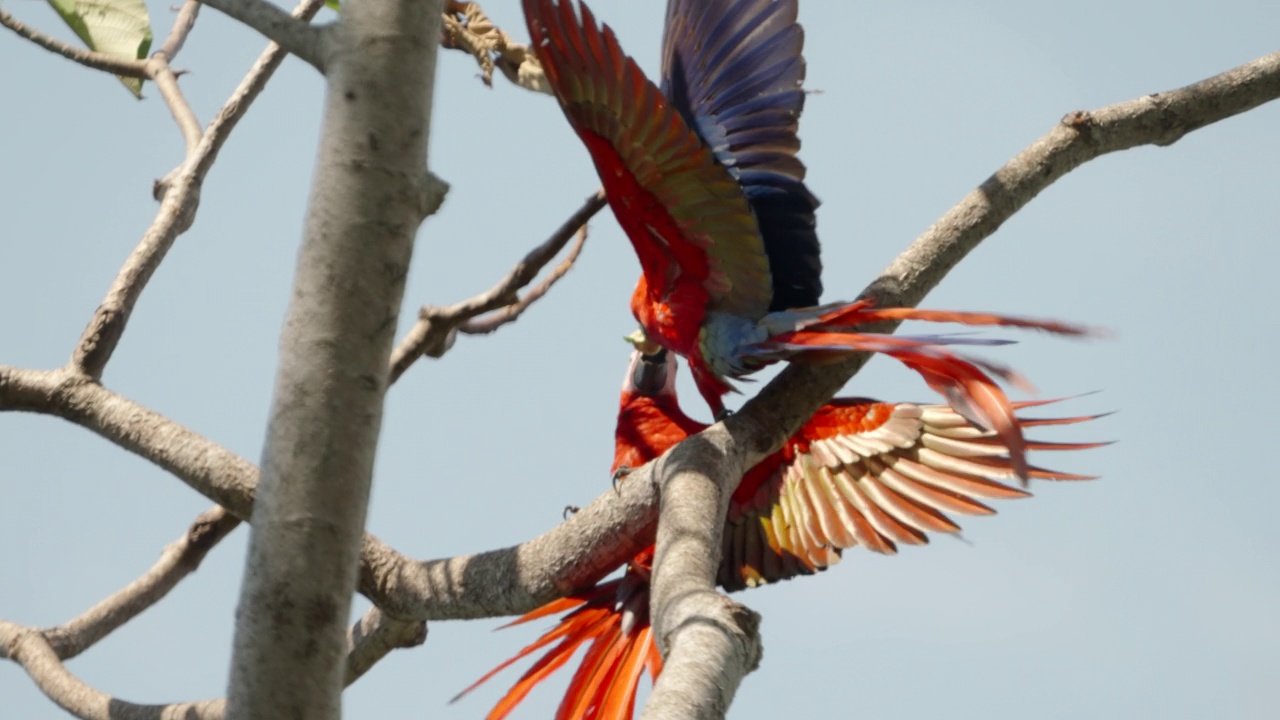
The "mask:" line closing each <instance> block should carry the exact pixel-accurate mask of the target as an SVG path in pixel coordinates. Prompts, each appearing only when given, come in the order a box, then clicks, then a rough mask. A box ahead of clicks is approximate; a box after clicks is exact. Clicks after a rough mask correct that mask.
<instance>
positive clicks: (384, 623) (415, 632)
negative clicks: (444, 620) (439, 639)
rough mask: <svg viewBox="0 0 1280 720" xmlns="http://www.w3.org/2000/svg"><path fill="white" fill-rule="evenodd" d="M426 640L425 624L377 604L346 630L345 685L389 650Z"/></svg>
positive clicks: (360, 675)
mask: <svg viewBox="0 0 1280 720" xmlns="http://www.w3.org/2000/svg"><path fill="white" fill-rule="evenodd" d="M426 641H427V624H426V623H425V622H423V621H421V620H419V621H417V622H405V621H403V620H396V619H395V618H392V617H388V616H387V614H386V613H384V612H382V611H381V610H379V609H378V608H377V607H372V608H369V611H368V612H366V613H365V614H364V617H362V618H360V619H359V620H357V621H356V624H355V625H352V626H351V629H350V630H348V631H347V678H346V681H345V683H344V684H345V685H351V684H352V683H354V682H355V681H356V680H359V679H360V678H361V677H362V676H363V675H364V674H365V673H366V672H368V671H369V669H370V668H372V667H373V666H374V665H375V664H376V663H377V662H378V661H379V660H381V659H382V658H384V657H386V656H387V654H388V653H390V652H391V651H392V650H396V649H399V648H411V647H417V646H419V645H421V644H422V643H424V642H426Z"/></svg>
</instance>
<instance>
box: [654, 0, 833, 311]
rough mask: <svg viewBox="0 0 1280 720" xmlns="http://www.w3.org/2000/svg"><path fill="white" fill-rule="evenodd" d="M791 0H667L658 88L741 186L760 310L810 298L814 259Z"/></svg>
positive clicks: (815, 294) (817, 285) (798, 43)
mask: <svg viewBox="0 0 1280 720" xmlns="http://www.w3.org/2000/svg"><path fill="white" fill-rule="evenodd" d="M797 4H798V0H670V2H669V3H668V4H667V28H666V34H665V36H664V38H663V52H662V92H663V94H665V95H666V96H667V98H668V100H670V102H671V105H672V107H673V108H675V109H676V110H677V111H678V112H679V113H680V114H681V115H682V116H683V117H684V119H685V121H686V123H688V125H689V126H690V127H691V128H693V129H694V130H695V132H697V133H698V135H699V136H700V137H701V138H702V140H703V142H704V143H706V144H707V146H708V147H709V148H710V149H711V150H712V152H713V153H714V155H715V157H716V159H717V160H718V161H719V162H720V163H722V164H724V165H725V166H726V167H728V168H729V169H730V171H731V172H732V173H733V174H734V176H735V177H736V178H737V179H738V182H739V183H740V184H741V185H742V190H743V194H744V195H745V196H746V198H747V201H748V202H749V203H750V204H751V209H752V211H753V212H754V213H755V215H756V220H757V222H758V223H759V225H760V232H761V234H762V235H763V236H764V243H765V251H766V253H767V254H768V256H769V266H770V273H771V274H772V280H773V300H772V304H771V305H770V310H783V309H787V308H795V307H807V306H810V305H816V304H818V300H819V297H820V296H821V295H822V280H821V273H822V262H821V260H820V258H819V252H820V251H819V246H818V236H817V231H816V228H815V223H814V210H815V209H816V208H817V207H818V200H817V198H815V197H814V196H813V194H812V193H810V192H809V190H808V188H806V187H805V184H804V175H805V167H804V164H803V163H802V162H800V160H799V158H797V157H796V152H797V151H798V150H799V149H800V140H799V138H798V137H797V136H796V129H797V127H798V125H799V121H800V113H801V111H802V110H803V109H804V91H803V89H802V87H801V86H802V84H803V82H804V75H805V63H804V57H803V55H802V51H803V49H804V31H803V29H802V28H801V27H800V25H798V24H797V23H796V14H797Z"/></svg>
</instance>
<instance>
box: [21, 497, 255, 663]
mask: <svg viewBox="0 0 1280 720" xmlns="http://www.w3.org/2000/svg"><path fill="white" fill-rule="evenodd" d="M239 524H240V520H239V519H238V518H236V517H233V516H232V515H231V514H229V513H228V512H227V511H226V510H224V509H223V508H221V507H215V508H211V509H209V510H206V511H204V512H203V513H201V514H200V516H199V517H197V518H196V519H195V522H193V523H192V524H191V527H190V528H188V529H187V532H186V533H184V534H183V536H182V537H181V538H179V539H178V541H177V542H175V543H173V544H172V545H170V546H168V547H167V548H165V549H164V553H163V554H162V555H161V556H160V560H159V561H158V562H156V564H155V565H153V566H152V567H151V569H150V570H148V571H147V572H146V573H145V574H143V575H142V577H139V578H138V579H137V580H134V581H133V582H131V583H129V584H128V585H127V586H125V587H124V588H123V589H121V590H120V591H118V592H116V593H114V594H112V595H111V596H109V597H107V598H106V599H104V600H103V601H102V602H100V603H98V604H97V605H94V606H93V607H92V608H90V609H89V610H87V611H86V612H84V613H83V614H82V615H80V616H78V617H76V618H74V619H72V620H71V621H69V622H67V623H64V624H62V625H59V626H58V627H55V628H49V629H48V630H44V631H43V632H44V636H45V639H46V640H47V641H48V643H49V647H50V649H52V650H53V652H54V654H55V655H57V657H58V659H60V660H67V659H69V658H73V657H75V656H77V655H79V654H80V653H82V652H84V651H85V650H88V649H89V648H90V647H92V646H93V645H94V644H95V643H97V642H98V641H99V640H101V639H102V638H104V637H106V636H107V635H109V634H110V633H112V632H114V631H115V630H116V629H117V628H119V627H120V626H121V625H124V624H125V623H127V622H129V621H130V620H132V619H133V618H135V617H137V616H138V615H140V614H142V612H143V611H144V610H146V609H147V608H150V607H151V606H152V605H155V604H156V603H157V602H159V601H160V600H161V599H163V598H164V597H165V595H167V594H168V593H169V591H170V590H172V589H173V588H174V587H176V586H177V584H178V583H179V582H181V581H182V579H183V578H185V577H186V576H188V575H190V574H191V573H193V572H195V571H196V569H197V568H199V567H200V563H201V561H203V560H204V557H205V555H207V554H208V552H209V551H210V550H212V549H213V547H214V546H215V545H217V544H218V543H219V542H221V541H222V539H223V538H224V537H226V536H227V535H229V534H230V533H231V531H232V530H235V529H236V526H237V525H239Z"/></svg>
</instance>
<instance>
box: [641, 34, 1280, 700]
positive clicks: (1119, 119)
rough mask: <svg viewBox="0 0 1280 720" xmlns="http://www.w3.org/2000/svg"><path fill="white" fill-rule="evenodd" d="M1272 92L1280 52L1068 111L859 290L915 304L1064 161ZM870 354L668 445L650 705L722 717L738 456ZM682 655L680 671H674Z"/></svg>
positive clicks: (735, 672)
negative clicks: (724, 581) (663, 653)
mask: <svg viewBox="0 0 1280 720" xmlns="http://www.w3.org/2000/svg"><path fill="white" fill-rule="evenodd" d="M1276 97H1280V53H1276V54H1273V55H1269V56H1267V57H1264V58H1261V59H1259V60H1256V61H1254V62H1251V63H1248V64H1246V65H1244V66H1241V67H1239V68H1236V69H1234V70H1231V71H1228V72H1226V73H1223V74H1221V75H1218V76H1215V77H1213V78H1210V79H1208V80H1205V81H1202V82H1199V83H1196V84H1194V85H1190V86H1188V87H1185V88H1181V89H1179V90H1175V91H1172V92H1169V93H1165V94H1159V95H1151V96H1147V97H1145V98H1141V99H1138V100H1134V101H1130V102H1127V103H1121V104H1119V105H1114V106H1111V107H1108V108H1103V109H1101V110H1097V111H1094V112H1091V113H1089V112H1076V113H1071V114H1070V115H1068V116H1067V117H1066V118H1064V119H1063V120H1062V122H1061V123H1059V125H1058V126H1056V127H1055V128H1054V129H1053V130H1051V131H1050V132H1049V133H1048V134H1047V135H1045V136H1044V137H1043V138H1041V139H1040V140H1038V141H1036V142H1035V143H1033V144H1032V145H1031V146H1030V147H1028V148H1027V149H1026V150H1024V151H1023V152H1022V153H1020V154H1018V155H1017V156H1015V157H1014V158H1013V159H1012V160H1011V161H1009V162H1008V163H1007V164H1006V165H1005V166H1004V167H1003V168H1001V169H1000V170H999V171H997V172H996V174H995V175H993V176H992V177H991V178H989V179H988V180H987V181H986V182H984V183H983V184H982V185H981V186H980V187H979V188H978V189H977V190H975V191H974V192H973V193H970V195H969V196H968V197H966V198H965V199H964V200H962V201H961V203H960V204H959V205H957V206H956V207H955V208H952V210H950V211H949V212H948V213H947V214H946V215H945V216H943V218H942V219H941V220H939V221H938V223H936V224H935V225H934V226H933V227H931V228H929V230H928V231H926V232H925V233H924V235H922V236H921V237H920V238H918V239H917V240H916V241H915V242H914V243H913V244H912V245H911V247H909V248H908V249H907V250H906V251H905V252H904V253H903V254H902V255H900V256H899V257H898V258H897V259H896V260H895V261H894V262H893V263H892V264H891V265H890V266H889V268H888V269H887V270H885V272H884V273H882V274H881V276H880V277H879V278H877V280H876V281H875V282H874V283H872V284H871V285H870V286H869V287H868V288H867V289H866V290H865V291H864V293H863V296H864V297H869V298H872V299H874V300H875V301H876V302H877V303H878V304H879V305H881V306H895V305H896V306H915V305H916V304H918V303H919V302H920V301H921V300H922V299H923V298H924V296H925V295H926V294H927V293H928V292H929V291H930V290H931V289H932V288H933V287H934V286H936V285H937V284H938V283H939V282H940V281H941V279H942V278H943V276H945V275H946V273H947V272H948V271H949V270H950V269H951V268H952V267H954V266H955V265H956V263H958V262H959V261H960V260H961V259H962V258H963V257H964V256H965V255H967V254H968V253H969V251H970V250H972V249H973V248H974V247H976V246H977V245H978V243H979V242H981V241H982V240H983V239H984V238H986V237H988V236H989V235H991V234H992V233H994V232H995V230H996V229H997V228H998V227H999V226H1000V225H1001V224H1002V223H1003V222H1004V221H1005V220H1007V219H1008V218H1009V217H1011V216H1012V215H1013V214H1014V213H1015V212H1017V211H1018V210H1019V209H1021V208H1022V207H1023V206H1024V205H1026V204H1027V203H1028V202H1030V201H1031V200H1032V199H1033V198H1034V197H1035V196H1036V195H1037V194H1039V193H1040V191H1041V190H1043V189H1044V188H1046V187H1048V186H1049V185H1050V184H1052V183H1053V182H1054V181H1055V180H1057V179H1058V178H1060V177H1062V176H1063V175H1065V174H1066V173H1067V172H1069V171H1071V170H1073V169H1074V168H1076V167H1079V166H1080V165H1082V164H1083V163H1085V162H1087V161H1089V160H1092V159H1093V158H1096V157H1099V156H1101V155H1103V154H1106V153H1109V152H1115V151H1117V150H1125V149H1128V148H1132V147H1136V146H1138V145H1146V144H1154V145H1168V144H1170V143H1172V142H1174V141H1176V140H1178V139H1179V138H1181V137H1182V136H1183V135H1185V134H1186V133H1188V132H1191V131H1193V130H1195V129H1197V128H1199V127H1203V126H1205V125H1208V124H1210V123H1212V122H1216V121H1218V120H1221V119H1223V118H1226V117H1230V116H1231V115H1235V114H1238V113H1241V112H1244V111H1245V110H1248V109H1250V108H1253V107H1256V106H1258V105H1260V104H1262V103H1264V102H1267V101H1269V100H1273V99H1275V98H1276ZM893 327H894V325H892V324H886V325H885V326H884V327H881V328H877V329H879V330H882V331H891V330H892V329H893ZM867 357H868V356H867V355H865V354H864V355H860V356H856V357H852V358H850V359H848V360H846V361H844V362H842V363H840V364H838V365H826V366H821V367H818V366H813V365H791V366H788V367H787V368H786V369H785V370H783V372H782V373H781V374H780V375H779V376H778V377H777V378H776V379H774V380H773V381H772V382H770V383H769V384H768V385H767V386H765V388H764V389H763V390H762V391H761V392H760V393H759V394H758V395H757V396H756V397H755V398H753V399H752V400H750V401H749V402H748V403H747V404H746V405H745V406H744V407H743V409H742V411H741V412H739V413H738V414H736V415H733V416H731V417H729V418H728V419H727V420H726V421H725V423H723V427H721V426H720V425H717V426H713V427H712V428H710V429H709V430H707V431H705V432H704V433H702V435H700V436H698V437H696V438H691V439H690V440H688V441H685V443H682V444H681V446H679V447H677V448H676V449H674V450H673V451H672V452H671V454H670V459H669V461H668V464H669V466H670V469H669V470H668V469H666V468H665V467H664V469H663V472H662V480H661V482H662V515H661V520H660V523H659V533H658V537H657V555H656V557H657V560H656V562H655V563H654V574H653V581H652V586H651V592H652V595H651V598H652V605H651V608H652V621H653V627H654V632H655V636H656V637H657V638H658V641H659V644H660V646H661V647H663V648H665V649H666V650H667V652H669V653H670V654H669V655H668V656H667V658H666V660H667V665H666V671H664V673H663V674H662V675H661V676H660V677H659V679H658V682H657V684H656V685H655V687H654V693H653V698H652V700H651V703H650V704H651V705H653V706H655V707H654V709H653V710H652V712H650V711H649V709H648V708H646V712H645V716H646V717H654V718H656V717H664V718H666V717H671V718H675V717H679V718H684V717H708V718H714V717H723V715H724V713H725V711H726V710H727V709H728V703H729V701H731V700H732V696H733V693H734V691H735V690H736V688H737V686H738V684H739V682H740V681H741V678H742V677H743V676H744V675H745V674H746V673H747V672H750V671H751V670H752V669H753V668H754V666H755V664H756V663H758V661H759V656H760V648H759V639H758V636H757V634H756V632H755V624H756V623H755V621H754V619H753V617H752V616H751V615H750V614H742V613H740V612H738V611H737V610H738V608H737V606H736V605H734V604H733V603H731V602H730V601H729V600H728V599H727V598H723V599H721V598H718V597H716V596H715V595H714V578H715V573H716V564H715V563H714V562H712V561H711V560H709V558H719V557H720V538H721V534H720V532H721V530H720V529H721V527H722V526H723V523H724V514H725V508H726V500H727V497H728V496H729V494H731V493H732V492H733V490H734V489H735V488H736V486H737V483H738V481H739V480H740V479H741V477H742V469H743V468H744V467H750V466H751V465H754V464H755V463H756V462H758V461H759V460H760V459H761V458H762V457H764V456H765V455H766V454H768V453H770V452H773V451H774V450H775V449H777V447H779V446H780V445H781V443H782V442H783V441H784V440H785V438H787V437H789V436H790V434H791V433H792V432H794V431H795V429H796V428H798V427H799V426H800V424H801V423H803V422H804V420H805V419H806V418H808V417H809V416H811V415H812V414H813V413H814V411H815V410H817V408H818V407H819V405H821V404H822V403H823V402H826V400H827V399H828V398H830V397H831V396H832V395H834V394H835V392H836V391H837V390H839V388H840V387H841V386H842V385H844V383H845V382H847V381H848V380H849V378H851V377H852V376H853V374H854V373H855V372H857V370H858V369H859V368H861V366H862V365H863V364H864V363H865V362H866V360H867ZM726 434H727V435H726ZM690 445H692V446H693V447H692V448H690V449H688V450H686V449H685V448H686V446H690ZM695 453H696V454H695ZM744 456H745V460H744ZM684 458H688V459H687V460H685V459H684ZM710 508H716V511H715V512H712V511H711V510H710ZM717 600H719V602H717ZM695 650H696V651H697V652H696V654H695V653H694V651H695ZM676 662H679V663H680V664H679V667H680V668H681V670H680V671H679V672H672V670H673V665H674V663H676Z"/></svg>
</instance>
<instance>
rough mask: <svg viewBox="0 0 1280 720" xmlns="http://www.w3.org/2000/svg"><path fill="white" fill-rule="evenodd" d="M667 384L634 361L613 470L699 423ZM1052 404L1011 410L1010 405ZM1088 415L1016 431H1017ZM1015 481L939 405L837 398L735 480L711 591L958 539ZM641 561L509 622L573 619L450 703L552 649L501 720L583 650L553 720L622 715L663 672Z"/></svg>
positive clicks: (665, 355) (518, 687)
mask: <svg viewBox="0 0 1280 720" xmlns="http://www.w3.org/2000/svg"><path fill="white" fill-rule="evenodd" d="M675 375H676V361H675V357H674V356H673V355H672V354H671V353H669V352H667V351H665V350H660V351H658V352H657V353H656V354H654V355H642V354H641V353H640V352H639V351H636V352H634V353H632V356H631V364H630V366H629V368H628V370H627V375H626V377H625V378H624V380H623V385H622V398H621V401H620V407H619V411H618V425H617V430H616V435H615V437H616V442H615V449H614V461H613V467H614V472H615V473H616V472H617V471H618V470H619V469H622V468H627V467H633V468H634V467H639V466H640V465H643V464H644V463H646V462H648V461H649V460H652V459H653V458H656V457H658V456H659V455H661V454H662V453H664V452H666V451H667V450H668V449H669V448H671V447H673V446H675V445H676V444H677V443H679V442H680V441H681V440H683V439H685V438H686V437H688V436H689V435H692V434H694V433H697V432H700V431H701V430H703V429H705V428H706V427H707V425H706V424H705V423H701V422H698V421H697V420H694V419H692V418H690V417H689V416H688V415H685V414H684V412H683V411H682V410H681V409H680V405H679V403H678V402H677V399H676V391H675ZM1051 402H1055V401H1052V400H1047V401H1038V402H1023V403H1016V404H1015V409H1023V408H1028V407H1035V406H1040V405H1046V404H1049V403H1051ZM1094 417H1096V416H1083V417H1067V418H1052V419H1016V422H1017V423H1018V424H1019V426H1020V427H1022V428H1027V427H1039V426H1044V425H1070V424H1074V423H1079V422H1083V421H1086V420H1091V419H1093V418H1094ZM1098 444H1099V443H1047V442H1035V441H1029V442H1027V447H1028V449H1034V450H1078V449H1085V448H1091V447H1096V446H1097V445H1098ZM1029 473H1030V476H1031V477H1035V478H1042V479H1048V480H1087V479H1091V478H1090V477H1088V476H1083V475H1074V474H1070V473H1060V472H1054V471H1051V470H1045V469H1042V468H1036V467H1032V468H1029ZM1014 475H1015V473H1014V466H1013V461H1012V458H1011V456H1010V454H1009V449H1008V447H1007V446H1006V445H1004V444H1003V441H1002V440H1001V439H1000V438H999V437H997V436H996V435H995V434H994V433H992V432H990V431H983V430H979V429H977V428H975V427H973V426H972V425H971V424H970V423H969V422H968V421H966V420H965V419H964V418H963V417H961V416H960V415H959V414H958V413H956V412H955V411H954V410H952V409H951V408H949V407H947V406H945V405H913V404H910V403H882V402H876V401H874V400H868V399H865V398H836V399H834V400H832V401H831V402H830V403H828V404H827V405H824V406H823V407H822V408H821V409H819V410H818V412H817V413H816V414H815V415H814V416H813V418H811V419H810V420H809V421H808V422H807V423H805V425H804V426H803V427H801V428H800V430H799V431H797V432H796V434H795V435H793V436H792V437H791V439H790V440H788V441H787V443H786V445H784V446H783V447H782V448H781V449H780V450H778V451H777V452H775V453H774V454H773V455H771V456H769V457H768V458H766V459H764V460H762V461H761V462H760V463H759V464H758V465H756V466H755V467H753V468H751V469H750V470H748V471H747V474H746V475H745V476H744V477H743V479H742V482H741V483H740V484H739V485H738V489H737V490H736V491H735V492H734V494H733V496H732V499H731V500H730V503H729V514H728V518H727V521H726V523H725V529H724V538H723V543H722V553H723V555H722V558H721V564H720V572H719V577H718V582H719V584H720V585H721V586H723V587H724V588H725V589H726V590H730V591H733V590H740V589H743V588H746V587H752V586H755V585H761V584H764V583H770V582H775V581H778V580H784V579H789V578H792V577H795V576H797V575H810V574H813V573H814V572H816V571H819V570H824V569H826V568H827V567H829V566H830V565H833V564H835V563H836V562H838V561H839V560H840V554H841V551H842V550H843V549H844V548H849V547H854V546H857V545H861V546H863V547H865V548H867V549H868V550H872V551H875V552H879V553H886V554H893V553H896V552H897V544H898V543H905V544H908V545H922V544H925V543H928V542H929V538H928V535H927V534H926V533H929V532H943V533H953V534H954V533H958V532H959V531H960V527H959V526H958V525H956V524H955V523H954V522H953V521H952V520H951V519H950V518H949V517H948V516H947V515H946V513H959V514H965V515H990V514H994V512H995V511H994V510H992V509H991V508H990V507H988V506H987V505H985V504H983V503H982V502H981V501H980V499H992V498H995V499H1000V498H1019V497H1026V496H1027V495H1029V493H1027V492H1026V491H1024V490H1021V489H1019V488H1017V487H1012V486H1009V485H1006V484H1004V483H1001V482H998V481H997V480H996V479H995V478H1011V477H1014ZM652 562H653V548H652V547H650V548H648V549H647V550H645V551H644V552H642V553H640V554H639V555H637V556H636V557H635V558H634V559H632V560H631V562H630V563H628V565H627V570H626V572H625V573H624V575H623V576H622V577H621V578H619V579H616V580H611V581H608V582H605V583H601V584H599V585H597V586H595V587H593V588H591V589H589V590H587V591H585V592H582V593H578V594H576V595H571V596H569V597H566V598H561V599H559V600H555V601H552V602H550V603H547V604H546V605H544V606H542V607H540V608H538V609H536V610H533V611H532V612H529V613H527V614H525V615H523V616H522V617H520V618H519V619H517V620H516V621H515V622H513V623H511V625H519V624H523V623H527V622H529V621H532V620H536V619H539V618H543V617H548V616H550V615H555V614H557V613H560V612H564V611H567V610H572V612H570V613H569V614H568V615H566V616H564V617H563V618H561V620H560V623H559V624H558V625H557V626H556V627H555V628H553V629H551V630H550V631H548V632H547V633H545V634H544V635H542V637H540V638H538V640H536V641H535V642H533V643H532V644H530V645H529V646H528V647H526V648H524V649H523V650H521V651H520V652H519V653H518V654H517V655H516V656H515V657H513V658H511V659H510V660H507V661H506V662H504V663H503V664H501V665H499V666H498V667H497V668H494V669H493V670H492V671H490V672H489V673H488V674H486V675H485V676H484V677H483V678H481V679H480V680H478V681H476V682H475V683H474V684H473V685H471V687H469V688H467V689H466V690H464V691H462V693H460V694H459V696H458V697H461V696H462V695H464V694H466V693H468V692H470V691H471V690H472V689H474V688H476V687H477V686H479V685H480V684H481V683H484V682H485V681H487V680H488V679H489V678H491V677H493V676H494V675H495V674H497V673H498V672H500V671H501V670H504V669H506V668H507V667H509V666H510V665H511V664H513V663H515V662H517V661H519V660H520V659H522V658H524V657H527V656H529V655H532V654H534V653H536V652H538V651H540V650H543V649H544V648H549V649H547V650H546V652H545V653H544V654H543V656H542V657H541V658H539V659H538V661H537V662H536V663H534V665H533V666H532V667H530V668H529V670H527V671H526V672H525V673H524V675H523V676H521V678H520V679H519V680H518V681H517V682H516V684H515V685H514V686H513V687H512V688H511V689H510V690H508V691H507V694H506V695H504V696H503V698H502V699H501V700H500V701H499V702H498V704H497V705H496V706H495V707H494V709H493V710H492V711H491V712H490V713H489V715H488V717H489V718H490V720H498V719H499V718H504V717H506V716H507V714H508V713H510V712H511V710H513V709H514V708H515V706H516V705H518V704H519V703H520V702H521V701H522V700H523V699H524V698H525V696H526V695H528V693H529V691H530V690H532V689H533V687H534V686H535V685H537V684H538V683H539V682H541V681H542V680H543V679H545V678H546V677H547V676H549V675H550V674H551V673H553V672H555V671H556V670H557V669H559V668H560V667H562V666H564V665H565V664H566V663H567V662H568V661H569V660H570V659H571V658H572V656H573V655H574V653H576V652H577V651H578V649H579V648H581V647H584V646H585V647H587V648H588V649H587V652H586V655H585V656H584V657H583V659H582V662H581V664H580V665H579V666H578V668H577V669H576V670H575V671H574V676H573V681H572V682H571V684H570V685H569V689H568V690H567V691H566V693H565V697H564V700H563V701H562V702H561V704H560V708H559V710H558V712H557V713H556V718H557V719H558V720H571V719H573V720H576V719H577V718H583V717H595V718H601V719H605V718H607V719H609V720H614V719H616V718H630V717H631V714H632V711H633V710H634V706H635V697H636V690H637V688H638V686H639V682H640V677H641V675H642V674H643V673H644V671H645V670H648V672H649V674H650V676H651V678H655V679H656V677H657V676H658V674H659V673H660V672H661V671H662V658H661V656H660V655H659V654H658V649H657V645H656V643H655V642H654V639H653V631H652V628H651V626H650V625H649V573H650V569H651V567H652ZM456 699H457V698H455V700H456Z"/></svg>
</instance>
